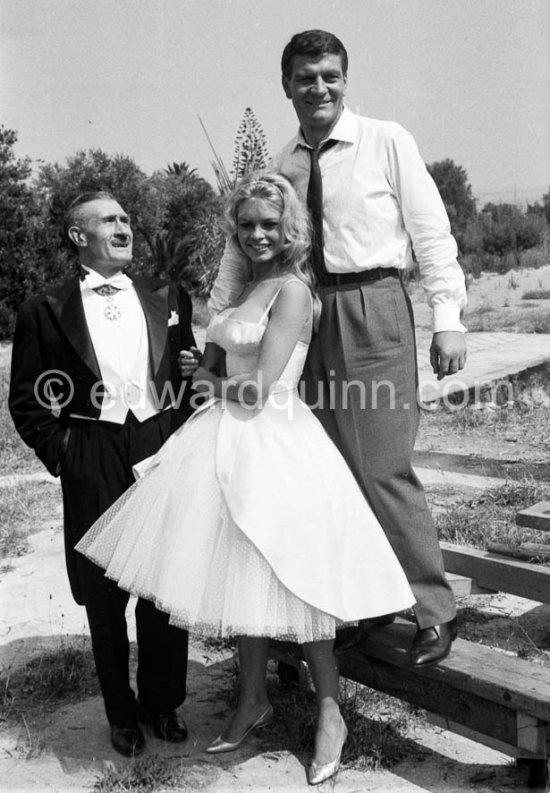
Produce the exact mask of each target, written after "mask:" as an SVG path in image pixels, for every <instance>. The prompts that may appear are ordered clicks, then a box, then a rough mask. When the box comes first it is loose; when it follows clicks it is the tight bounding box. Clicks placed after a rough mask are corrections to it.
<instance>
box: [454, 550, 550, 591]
mask: <svg viewBox="0 0 550 793" xmlns="http://www.w3.org/2000/svg"><path fill="white" fill-rule="evenodd" d="M441 551H442V553H443V561H444V564H445V570H446V571H447V572H449V573H457V574H458V575H463V576H467V577H469V578H472V579H473V580H474V581H475V582H476V583H477V584H478V586H480V587H484V588H485V589H491V590H494V591H496V592H509V593H510V594H511V595H518V596H519V597H524V598H527V599H529V600H537V601H539V602H540V603H550V567H547V566H545V565H540V564H532V563H531V562H522V561H519V560H517V559H511V558H507V557H504V556H499V555H498V554H495V553H490V552H489V551H480V550H477V549H475V548H466V547H465V546H459V545H452V544H451V543H447V542H442V543H441Z"/></svg>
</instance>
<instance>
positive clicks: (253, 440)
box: [76, 295, 414, 642]
mask: <svg viewBox="0 0 550 793" xmlns="http://www.w3.org/2000/svg"><path fill="white" fill-rule="evenodd" d="M275 297H276V295H275ZM230 311H231V310H229V313H228V312H224V313H223V314H221V315H217V316H215V317H214V318H213V319H212V321H211V323H210V325H209V329H208V338H209V339H210V340H211V341H214V342H216V343H217V344H218V345H219V346H221V347H223V348H224V349H225V350H226V368H227V372H228V375H234V374H243V373H246V372H251V371H252V370H253V369H254V367H255V364H256V361H257V358H258V354H259V349H260V345H261V340H262V336H263V334H264V331H265V328H266V324H267V322H266V315H267V312H266V314H264V316H263V317H262V318H261V319H260V320H259V321H258V322H245V321H241V320H238V319H232V317H231V314H230ZM307 350H308V345H307V344H305V343H302V342H298V343H297V345H296V347H295V349H294V351H293V353H292V355H291V357H290V359H289V361H288V364H287V366H286V368H285V370H284V372H283V374H282V375H281V378H280V380H279V382H278V384H277V385H276V387H275V388H274V390H273V393H272V394H271V395H270V397H269V399H268V400H267V401H266V403H265V404H264V406H263V407H262V408H261V409H260V408H254V409H251V408H250V407H246V406H242V405H241V404H239V403H237V402H232V401H230V400H226V401H224V400H220V399H213V400H210V401H209V402H208V403H207V404H205V405H204V406H202V407H201V408H200V409H199V410H198V411H197V412H196V413H195V414H194V415H193V416H192V417H191V419H189V420H188V421H187V423H186V424H185V425H184V426H183V427H181V428H180V429H179V430H178V431H177V432H176V433H174V434H173V435H172V436H171V437H170V439H169V440H168V441H167V442H166V443H165V444H164V446H163V447H162V448H161V449H160V451H159V452H158V453H157V454H156V455H155V456H154V457H153V458H152V460H151V462H150V463H149V465H148V467H147V469H146V471H145V474H144V476H143V477H142V478H140V479H138V481H137V482H136V483H135V484H134V485H133V486H132V487H131V488H130V489H129V490H128V491H127V492H126V493H125V494H124V495H123V496H122V497H121V498H120V499H119V500H118V501H117V502H115V504H113V506H112V507H111V508H110V509H109V510H108V511H107V512H106V513H104V515H102V517H101V518H100V519H99V520H98V521H97V522H96V523H95V524H94V525H93V526H92V528H91V529H90V530H89V531H88V532H87V534H86V535H85V536H84V537H83V538H82V540H81V541H80V542H79V544H78V545H77V546H76V548H77V550H78V551H80V552H82V553H84V554H85V555H86V556H88V557H89V558H90V559H91V560H92V561H94V562H96V563H97V564H98V565H100V566H101V567H103V568H105V570H106V573H105V574H106V575H107V576H108V577H109V578H112V579H114V580H115V581H117V582H118V584H119V586H120V587H122V588H123V589H125V590H127V591H128V592H131V593H132V594H134V595H138V596H140V597H144V598H147V599H149V600H152V601H153V602H154V603H155V604H156V605H157V607H158V608H160V609H161V610H163V611H166V612H167V613H168V614H169V615H170V621H171V622H172V623H173V624H175V625H178V626H180V627H184V628H188V629H189V630H191V631H193V632H194V633H197V634H199V635H205V636H216V637H221V636H235V635H249V636H269V637H272V638H278V639H289V640H293V641H298V642H306V641H317V640H319V639H329V638H333V637H334V633H335V628H336V626H337V625H339V624H341V623H342V622H348V621H355V620H358V619H362V618H366V617H374V616H378V615H381V614H387V613H390V612H396V611H401V610H402V609H405V608H408V607H410V606H412V605H413V603H414V596H413V594H412V592H411V590H410V587H409V585H408V583H407V580H406V578H405V575H404V573H403V571H402V569H401V567H400V565H399V563H398V561H397V559H396V557H395V554H394V553H393V550H392V549H391V546H390V544H389V542H388V540H387V539H386V536H385V534H384V532H383V530H382V528H381V526H380V525H379V523H378V521H377V519H376V518H375V517H374V515H373V513H372V511H371V509H370V507H369V506H368V504H367V502H366V501H365V498H364V496H363V494H362V492H361V490H360V489H359V486H358V485H357V483H356V481H355V479H354V478H353V476H352V474H351V472H350V471H349V469H348V467H347V465H346V463H345V462H344V459H343V457H342V456H341V455H340V453H339V451H338V450H337V448H336V446H335V445H334V444H333V443H332V441H331V440H330V439H329V437H328V435H327V434H326V433H325V430H324V429H323V427H322V426H321V424H320V423H319V421H318V420H317V419H316V418H315V416H314V415H313V413H312V412H311V411H310V409H309V408H308V407H307V406H306V405H305V404H304V403H303V402H302V401H301V400H300V398H299V396H298V392H297V385H298V382H299V378H300V375H301V373H302V369H303V366H304V362H305V359H306V355H307Z"/></svg>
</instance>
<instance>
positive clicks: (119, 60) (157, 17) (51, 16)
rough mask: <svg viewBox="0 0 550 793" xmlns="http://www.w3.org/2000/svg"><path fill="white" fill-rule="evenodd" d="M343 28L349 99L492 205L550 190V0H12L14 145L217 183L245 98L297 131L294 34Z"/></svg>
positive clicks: (8, 38) (5, 39) (5, 42)
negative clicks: (284, 70)
mask: <svg viewBox="0 0 550 793" xmlns="http://www.w3.org/2000/svg"><path fill="white" fill-rule="evenodd" d="M314 27H316V28H322V29H325V30H330V31H331V32H332V33H335V34H336V35H337V36H338V37H339V38H340V39H341V40H342V41H343V43H344V45H345V46H346V49H347V51H348V55H349V63H350V65H349V72H348V91H347V97H346V103H347V105H348V106H349V107H350V108H351V110H353V111H356V112H359V113H361V114H362V115H365V116H370V117H372V118H383V119H391V120H394V121H399V122H400V123H401V124H402V125H403V126H405V127H406V128H407V129H409V130H410V131H411V132H412V133H413V135H414V136H415V138H416V140H417V143H418V146H419V148H420V151H421V154H422V156H423V158H424V160H425V162H427V163H431V162H434V161H436V160H442V159H445V158H450V159H452V160H454V162H455V163H456V164H457V165H460V166H462V167H463V168H465V169H466V171H467V174H468V179H469V181H470V183H471V185H472V188H473V192H474V196H475V197H476V198H477V200H478V204H479V206H480V208H481V206H483V204H484V203H486V202H487V201H490V200H491V201H492V200H495V201H498V200H502V201H516V202H518V203H523V204H524V203H525V202H526V201H534V200H537V199H540V198H541V196H542V195H543V193H545V192H548V190H549V189H550V0H0V123H2V124H4V126H6V127H8V128H10V129H15V130H16V131H17V133H18V143H17V145H16V154H17V155H18V156H19V157H23V156H27V155H28V156H29V157H31V159H32V160H33V162H34V167H35V168H38V167H39V165H40V161H45V162H59V163H63V162H64V161H65V160H66V158H67V157H69V156H71V155H72V154H74V153H75V152H76V151H78V150H81V149H89V148H100V149H103V150H104V151H105V152H107V153H109V154H126V155H129V156H130V157H132V158H133V159H134V160H135V161H136V162H137V164H138V165H139V166H140V167H141V168H142V169H143V170H144V171H145V172H146V173H148V174H150V173H153V172H154V171H155V170H160V169H163V168H165V167H166V166H167V165H168V164H169V163H172V162H182V161H185V162H187V163H188V164H189V165H190V166H191V167H193V168H196V169H197V171H198V172H199V173H200V174H201V175H202V176H203V177H205V178H206V179H208V180H209V181H211V182H212V183H215V177H214V173H213V170H212V167H211V160H212V153H211V151H210V148H209V144H208V141H207V139H206V137H205V135H204V133H203V131H202V128H201V126H200V123H199V120H198V116H200V117H201V119H202V121H203V122H204V124H205V126H206V128H207V130H208V133H209V135H210V138H211V140H212V143H213V145H214V147H215V149H216V151H217V153H218V154H219V155H220V156H221V157H222V159H223V161H224V163H225V165H226V167H227V168H228V170H231V167H232V161H233V148H234V140H235V135H236V132H237V128H238V126H239V123H240V121H241V119H242V117H243V114H244V111H245V108H247V107H251V108H252V109H253V111H254V113H255V115H256V117H257V119H258V121H259V122H260V124H261V125H262V127H263V129H264V131H265V134H266V137H267V144H268V149H269V151H270V152H271V153H275V151H277V150H278V149H279V148H280V147H281V146H283V145H284V144H285V143H286V141H287V140H288V139H289V138H290V137H291V136H292V135H293V134H294V133H295V131H296V128H297V123H296V117H295V115H294V111H293V108H292V105H291V103H290V102H289V101H288V100H287V99H286V97H285V96H284V93H283V90H282V87H281V82H280V56H281V52H282V50H283V47H284V46H285V44H286V43H287V41H288V40H289V38H290V37H291V36H292V35H293V34H294V33H296V32H299V31H301V30H306V29H309V28H314Z"/></svg>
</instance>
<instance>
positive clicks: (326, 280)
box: [318, 267, 401, 286]
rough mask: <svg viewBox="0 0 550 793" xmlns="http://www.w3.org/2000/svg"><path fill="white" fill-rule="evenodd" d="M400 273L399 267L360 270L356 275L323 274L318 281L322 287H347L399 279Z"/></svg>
mask: <svg viewBox="0 0 550 793" xmlns="http://www.w3.org/2000/svg"><path fill="white" fill-rule="evenodd" d="M400 272H401V271H400V270H398V269H397V267H373V268H372V269H370V270H359V271H358V272H355V273H323V275H322V276H320V277H319V279H318V280H319V285H320V286H346V285H348V284H365V283H368V282H369V281H381V280H382V278H390V276H397V277H399V273H400Z"/></svg>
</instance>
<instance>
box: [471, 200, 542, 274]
mask: <svg viewBox="0 0 550 793" xmlns="http://www.w3.org/2000/svg"><path fill="white" fill-rule="evenodd" d="M482 217H483V222H484V233H483V248H484V250H485V251H487V252H488V253H495V254H497V256H500V257H502V256H504V255H505V254H507V253H512V254H514V256H515V257H516V260H517V264H519V253H520V252H521V251H526V250H529V249H530V248H536V247H537V245H540V243H541V242H542V238H543V235H544V232H545V230H546V221H545V219H544V218H543V217H541V216H540V215H537V214H535V213H524V212H522V210H521V209H520V208H519V207H517V206H516V205H515V204H494V203H488V204H485V206H484V207H483V211H482Z"/></svg>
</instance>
